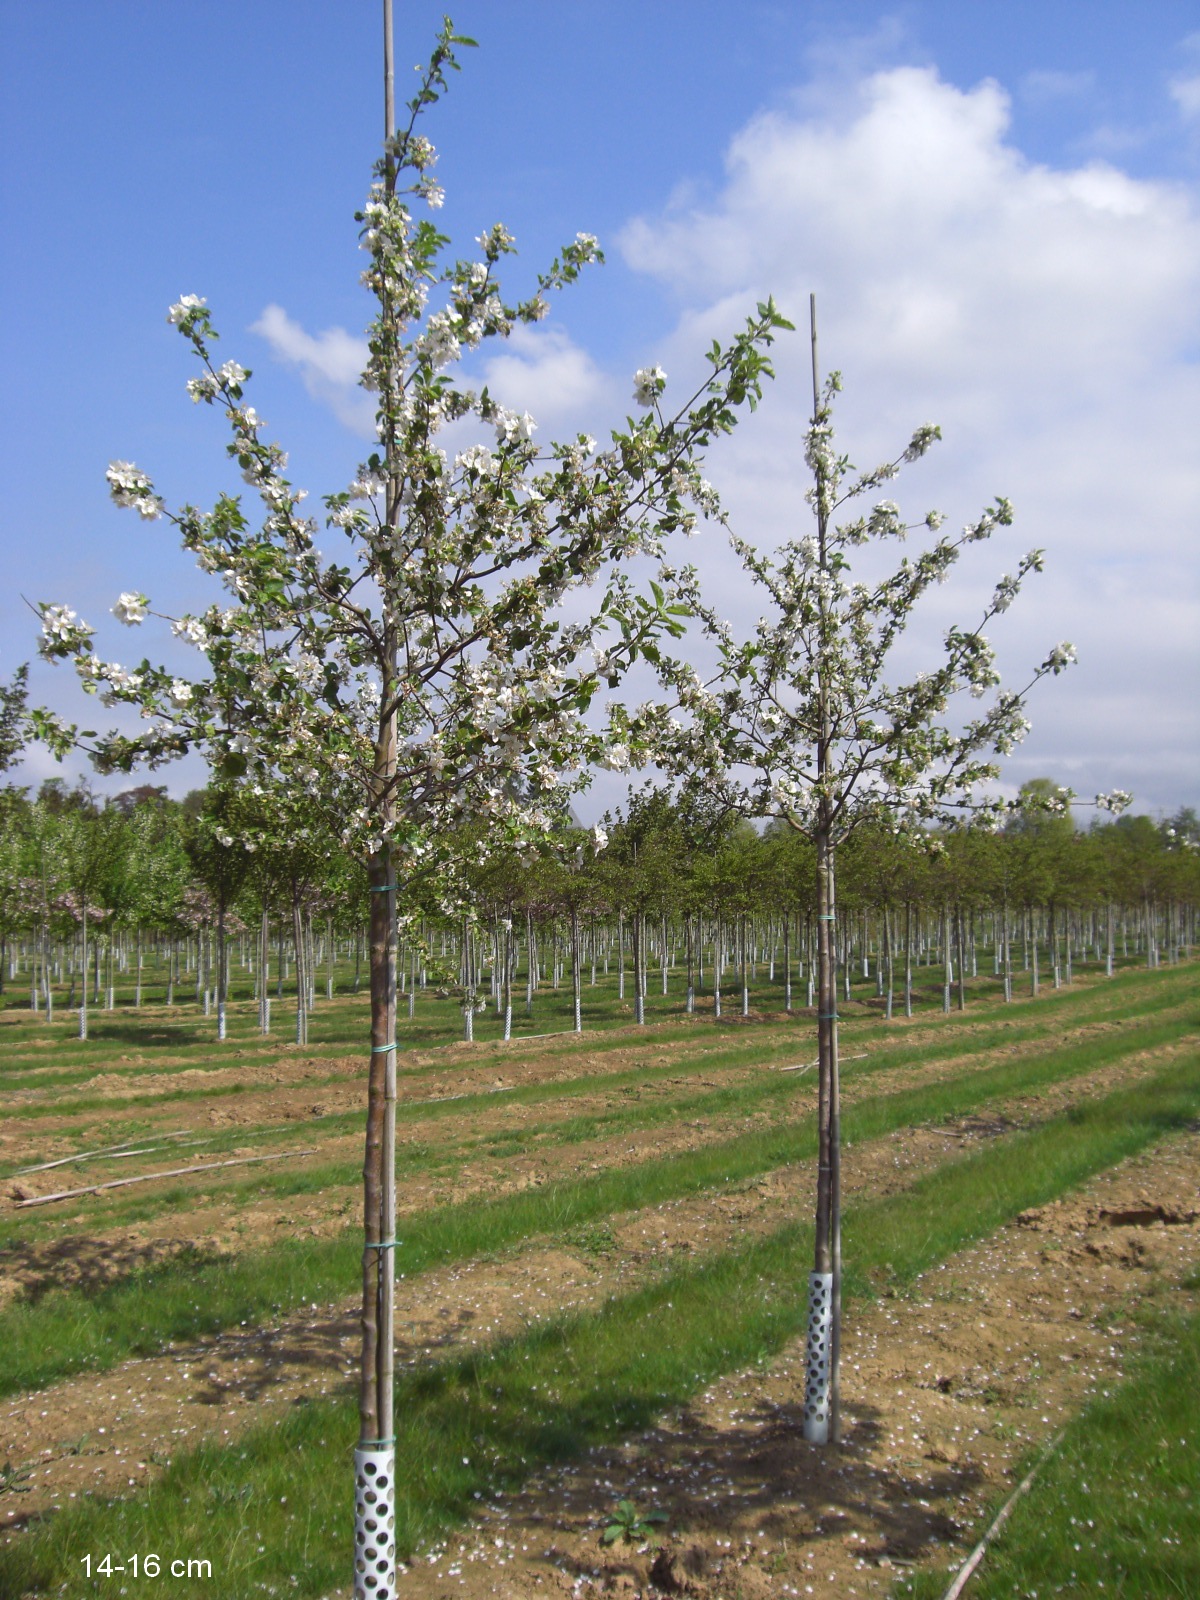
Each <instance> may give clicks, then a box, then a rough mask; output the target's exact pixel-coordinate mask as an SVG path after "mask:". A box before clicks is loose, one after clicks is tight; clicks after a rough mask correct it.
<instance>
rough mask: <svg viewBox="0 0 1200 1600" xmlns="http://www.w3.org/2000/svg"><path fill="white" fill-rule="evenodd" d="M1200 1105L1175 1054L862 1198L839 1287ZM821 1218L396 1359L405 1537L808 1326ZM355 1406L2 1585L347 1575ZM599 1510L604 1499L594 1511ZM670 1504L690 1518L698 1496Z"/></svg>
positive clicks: (258, 1581)
mask: <svg viewBox="0 0 1200 1600" xmlns="http://www.w3.org/2000/svg"><path fill="white" fill-rule="evenodd" d="M1198 1112H1200V1083H1197V1081H1196V1074H1195V1069H1194V1064H1193V1063H1192V1062H1190V1061H1189V1062H1177V1063H1174V1064H1172V1065H1171V1066H1170V1067H1168V1068H1167V1069H1165V1070H1164V1071H1162V1072H1160V1073H1158V1074H1157V1075H1156V1076H1155V1077H1154V1078H1153V1079H1151V1080H1149V1081H1148V1082H1144V1083H1141V1084H1139V1085H1137V1086H1136V1087H1135V1088H1134V1089H1125V1090H1121V1091H1119V1092H1117V1093H1115V1094H1112V1095H1109V1096H1107V1097H1106V1098H1105V1099H1103V1100H1100V1101H1097V1102H1094V1103H1092V1104H1090V1105H1087V1106H1085V1107H1083V1108H1081V1109H1079V1110H1076V1111H1072V1112H1070V1113H1068V1114H1066V1115H1063V1116H1059V1117H1056V1118H1054V1119H1052V1120H1051V1121H1049V1122H1046V1123H1044V1124H1042V1125H1040V1126H1038V1127H1036V1128H1033V1129H1031V1130H1029V1131H1028V1132H1025V1133H1022V1134H1019V1135H1016V1136H1014V1137H1013V1138H1012V1139H1010V1140H1008V1141H1004V1142H1002V1143H999V1144H997V1145H993V1146H991V1147H989V1148H987V1149H982V1150H979V1151H977V1152H976V1153H974V1154H973V1155H972V1156H970V1157H968V1158H966V1159H964V1160H962V1161H959V1162H956V1163H954V1164H952V1165H951V1166H949V1167H946V1168H942V1169H939V1170H937V1171H935V1172H933V1173H931V1174H929V1175H928V1176H927V1177H925V1178H922V1179H920V1180H918V1182H916V1183H915V1184H913V1185H912V1187H911V1188H909V1189H908V1190H905V1191H903V1192H901V1193H900V1194H897V1195H892V1196H888V1197H886V1198H885V1199H881V1200H875V1201H872V1202H870V1203H868V1204H866V1205H863V1206H862V1207H860V1208H856V1209H854V1210H852V1211H851V1212H850V1213H849V1215H848V1216H847V1219H846V1255H847V1259H848V1260H849V1261H850V1262H852V1263H853V1264H854V1269H855V1270H854V1272H853V1274H852V1275H850V1276H848V1278H847V1282H846V1293H847V1296H848V1297H850V1298H852V1297H854V1296H856V1295H859V1296H861V1295H862V1294H864V1293H869V1292H870V1284H871V1278H872V1271H873V1269H874V1268H875V1267H877V1266H880V1265H883V1266H885V1267H886V1268H887V1270H888V1272H889V1274H890V1275H891V1276H892V1277H893V1278H894V1279H899V1280H901V1281H911V1280H912V1279H913V1278H915V1277H916V1276H917V1275H918V1274H919V1273H921V1272H923V1271H926V1270H927V1269H928V1268H930V1267H931V1266H933V1265H935V1264H936V1263H937V1262H939V1261H941V1260H943V1259H945V1256H946V1255H947V1254H948V1253H950V1252H952V1251H954V1250H956V1249H959V1248H961V1247H963V1246H964V1245H966V1244H969V1243H973V1242H975V1241H977V1240H978V1239H980V1238H982V1237H985V1236H986V1235H987V1234H989V1233H991V1232H992V1231H993V1230H994V1229H995V1228H996V1227H997V1226H998V1225H1000V1224H1001V1223H1003V1222H1005V1221H1007V1220H1009V1219H1010V1218H1011V1217H1012V1216H1014V1215H1015V1214H1016V1213H1017V1212H1019V1211H1021V1210H1023V1209H1025V1208H1026V1207H1028V1206H1034V1205H1043V1204H1045V1203H1046V1202H1048V1201H1049V1200H1051V1199H1054V1198H1056V1197H1057V1196H1058V1195H1060V1194H1062V1193H1064V1192H1066V1191H1067V1190H1069V1189H1071V1188H1074V1187H1076V1186H1077V1185H1078V1184H1079V1183H1081V1182H1083V1181H1084V1180H1085V1179H1087V1178H1089V1177H1091V1176H1093V1175H1094V1174H1095V1173H1097V1172H1100V1171H1103V1170H1105V1169H1106V1168H1108V1167H1110V1166H1112V1165H1114V1164H1115V1163H1117V1162H1119V1161H1121V1160H1123V1159H1125V1158H1127V1157H1129V1156H1130V1155H1132V1154H1134V1153H1135V1152H1136V1151H1138V1150H1140V1149H1142V1148H1144V1147H1145V1146H1146V1145H1148V1144H1151V1143H1153V1142H1155V1141H1157V1140H1160V1139H1162V1138H1164V1137H1166V1136H1169V1135H1171V1134H1172V1133H1175V1132H1178V1131H1180V1130H1181V1129H1183V1128H1185V1127H1187V1126H1188V1125H1189V1124H1190V1122H1191V1121H1192V1120H1193V1119H1194V1118H1195V1116H1196V1115H1197V1113H1198ZM810 1237H811V1236H810V1234H809V1233H808V1230H806V1229H804V1228H797V1227H795V1226H788V1227H785V1228H782V1229H780V1230H778V1231H777V1232H776V1233H774V1234H772V1235H770V1236H768V1237H766V1238H763V1239H760V1240H758V1241H756V1242H754V1243H753V1244H751V1245H750V1246H749V1247H747V1248H745V1249H743V1250H740V1251H737V1252H729V1253H726V1254H723V1255H720V1256H717V1257H715V1258H711V1259H709V1260H707V1261H705V1262H704V1263H702V1264H700V1265H696V1266H690V1267H684V1268H679V1269H675V1270H673V1271H671V1272H669V1273H667V1274H665V1275H664V1276H663V1277H662V1278H661V1279H659V1280H658V1281H657V1282H656V1283H654V1284H652V1285H650V1286H648V1287H646V1288H643V1289H641V1290H639V1291H637V1292H635V1293H633V1294H629V1295H625V1296H622V1297H620V1298H614V1299H612V1300H610V1301H609V1302H607V1304H606V1305H605V1306H604V1307H603V1308H602V1309H601V1310H600V1311H599V1312H597V1313H593V1314H590V1315H585V1314H575V1315H570V1316H566V1317H563V1318H560V1319H558V1320H556V1321H555V1322H553V1323H550V1324H546V1325H543V1326H542V1327H540V1328H537V1329H534V1330H532V1331H530V1332H527V1333H525V1334H522V1335H521V1336H519V1337H515V1338H511V1339H508V1340H505V1341H502V1342H500V1343H498V1344H496V1345H493V1346H492V1347H490V1348H488V1349H485V1350H481V1351H478V1352H475V1353H473V1354H471V1355H469V1356H465V1357H458V1358H455V1359H452V1360H449V1361H446V1362H443V1363H441V1364H439V1365H437V1366H434V1367H431V1368H426V1369H423V1370H420V1371H418V1372H415V1373H412V1374H410V1375H408V1376H407V1377H406V1378H404V1379H403V1380H402V1381H401V1383H400V1384H399V1386H398V1388H399V1392H398V1397H397V1459H398V1462H399V1463H400V1469H399V1472H398V1477H399V1480H400V1481H399V1484H398V1503H397V1517H396V1522H397V1542H398V1546H399V1549H400V1552H401V1555H402V1557H403V1558H408V1557H410V1556H411V1554H412V1553H413V1551H414V1550H415V1549H416V1548H417V1547H418V1546H420V1545H421V1544H422V1543H424V1542H426V1541H428V1540H429V1539H430V1538H432V1537H434V1536H435V1535H437V1534H439V1533H441V1532H443V1531H445V1530H446V1529H447V1528H448V1527H449V1526H452V1525H453V1524H454V1523H456V1522H460V1521H462V1520H464V1519H465V1518H466V1517H468V1516H469V1515H470V1514H471V1512H472V1510H473V1508H474V1506H475V1503H476V1499H477V1498H478V1497H479V1496H481V1495H483V1494H485V1493H487V1492H488V1491H490V1490H495V1489H497V1488H502V1487H506V1486H512V1485H515V1484H517V1483H519V1482H520V1481H522V1480H523V1479H524V1478H525V1477H526V1476H527V1475H528V1474H529V1472H530V1471H532V1470H534V1469H535V1468H537V1467H539V1466H542V1465H545V1464H548V1463H554V1462H558V1461H564V1460H568V1459H572V1458H576V1457H578V1456H579V1455H581V1454H582V1453H583V1452H584V1451H586V1450H588V1449H589V1448H592V1447H595V1446H598V1445H603V1444H605V1443H610V1442H612V1441H614V1440H617V1439H620V1438H623V1437H625V1436H627V1435H628V1434H630V1433H631V1432H635V1431H638V1430H640V1429H644V1428H646V1427H647V1426H648V1425H649V1424H650V1423H651V1422H652V1421H653V1420H654V1419H655V1418H656V1417H657V1416H659V1415H660V1414H661V1413H662V1412H663V1411H664V1410H666V1409H668V1408H670V1407H672V1406H676V1405H682V1404H684V1403H685V1402H686V1401H687V1400H688V1399H690V1398H691V1397H692V1396H693V1395H694V1394H695V1393H696V1392H697V1391H698V1390H699V1389H700V1388H702V1387H703V1386H704V1385H705V1384H706V1383H708V1382H710V1381H711V1380H712V1379H713V1378H715V1377H717V1376H718V1375H720V1374H722V1373H725V1372H729V1371H731V1370H736V1369H737V1368H739V1367H741V1366H744V1365H746V1364H747V1363H749V1362H752V1361H755V1360H760V1361H766V1360H769V1359H770V1358H771V1357H772V1356H773V1355H774V1354H775V1353H776V1352H778V1351H779V1350H780V1349H781V1348H782V1346H783V1345H784V1344H785V1343H787V1342H788V1341H789V1340H790V1339H792V1338H794V1337H796V1336H797V1335H798V1334H799V1333H800V1332H801V1330H802V1327H803V1324H804V1313H805V1307H804V1304H803V1290H802V1287H801V1286H802V1284H803V1281H804V1273H805V1270H806V1268H807V1264H808V1259H809V1254H810ZM1193 1359H1194V1358H1193ZM1185 1392H1188V1391H1185ZM354 1423H355V1416H354V1406H353V1402H352V1398H351V1396H350V1393H349V1390H347V1392H346V1394H345V1395H344V1396H342V1397H339V1398H336V1399H328V1400H322V1401H317V1402H314V1403H312V1404H310V1405H307V1406H303V1407H298V1408H294V1409H292V1410H290V1411H289V1413H288V1414H287V1415H286V1416H285V1417H284V1418H283V1419H282V1420H281V1421H280V1422H279V1423H278V1425H276V1426H273V1427H260V1428H257V1429H254V1430H252V1431H251V1432H250V1433H249V1434H247V1435H246V1436H244V1437H243V1438H242V1439H241V1440H239V1441H238V1442H237V1443H236V1444H234V1445H232V1446H229V1447H226V1448H221V1447H219V1446H205V1447H202V1448H201V1449H199V1450H196V1451H194V1452H191V1453H189V1454H188V1455H186V1456H184V1457H182V1458H179V1459H177V1460H176V1461H175V1462H174V1463H173V1464H172V1465H171V1466H170V1467H169V1468H168V1470H167V1471H166V1473H165V1474H164V1476H163V1477H162V1478H161V1479H160V1480H159V1481H157V1482H156V1483H154V1484H153V1485H151V1486H150V1487H149V1488H148V1489H147V1490H146V1491H144V1492H143V1493H141V1494H139V1495H136V1496H134V1497H131V1498H129V1499H123V1500H118V1501H115V1502H111V1503H107V1504H102V1503H95V1504H90V1505H79V1506H76V1507H72V1508H70V1509H69V1510H66V1511H63V1512H60V1513H58V1514H56V1515H54V1516H53V1517H51V1518H49V1519H48V1520H47V1522H46V1523H45V1524H44V1526H41V1527H35V1528H34V1529H33V1530H31V1531H30V1532H29V1533H28V1534H26V1535H24V1536H23V1537H21V1538H20V1539H19V1540H17V1541H16V1542H14V1543H13V1544H12V1545H10V1546H9V1547H8V1548H6V1549H4V1550H0V1600H9V1597H12V1600H15V1597H17V1596H21V1595H26V1594H29V1593H32V1594H35V1595H36V1594H44V1593H47V1592H49V1591H50V1590H51V1589H52V1588H54V1587H56V1586H58V1585H59V1584H64V1583H66V1582H67V1581H68V1580H69V1581H70V1583H71V1587H72V1592H73V1593H76V1592H77V1593H79V1594H80V1595H92V1594H96V1595H104V1594H111V1593H112V1592H113V1590H112V1588H111V1586H110V1585H109V1583H108V1581H107V1580H105V1579H96V1578H92V1579H90V1580H88V1579H86V1578H84V1577H81V1574H80V1561H81V1557H82V1556H83V1555H84V1554H85V1553H88V1552H91V1551H100V1550H104V1549H109V1550H121V1551H125V1550H140V1551H142V1552H147V1551H150V1550H156V1551H158V1552H159V1553H160V1554H161V1555H162V1556H163V1557H171V1556H175V1555H179V1554H186V1555H191V1554H193V1553H194V1554H196V1555H203V1557H204V1558H205V1559H208V1560H211V1561H212V1563H213V1578H214V1583H215V1585H216V1586H217V1587H218V1589H219V1592H220V1593H221V1594H222V1595H223V1596H224V1597H226V1600H240V1597H243V1596H245V1597H250V1596H254V1595H256V1594H258V1593H260V1592H262V1591H263V1590H264V1589H265V1590H270V1589H271V1587H272V1586H277V1587H279V1586H281V1587H282V1589H283V1591H284V1592H295V1593H296V1594H298V1595H317V1594H321V1593H325V1592H327V1591H328V1590H329V1589H330V1587H331V1586H333V1585H335V1584H339V1583H345V1581H346V1579H347V1577H348V1572H347V1564H348V1551H349V1546H350V1517H349V1500H350V1496H349V1494H348V1477H349V1474H348V1462H349V1454H350V1450H351V1448H352V1445H353V1440H354ZM1157 1436H1159V1437H1161V1429H1160V1430H1159V1434H1158V1435H1157ZM1177 1436H1178V1435H1177ZM1096 1459H1097V1463H1098V1465H1099V1462H1100V1461H1102V1460H1103V1459H1105V1458H1104V1457H1103V1456H1100V1457H1097V1458H1096ZM335 1467H336V1468H338V1469H341V1470H333V1469H334V1468H335ZM1193 1472H1194V1465H1193ZM1088 1481H1090V1480H1088ZM606 1509H607V1507H606V1506H604V1507H602V1506H599V1505H598V1506H597V1508H596V1510H597V1518H598V1519H599V1517H600V1515H601V1514H602V1512H603V1511H604V1510H606ZM676 1521H677V1525H680V1524H682V1525H686V1508H681V1509H679V1510H677V1512H676ZM1129 1537H1130V1538H1131V1539H1132V1538H1133V1537H1134V1528H1133V1527H1132V1526H1131V1528H1130V1530H1129ZM1194 1549H1195V1546H1193V1552H1194ZM1081 1592H1086V1591H1081ZM1118 1592H1120V1591H1118ZM1126 1592H1127V1593H1130V1594H1132V1593H1135V1592H1137V1593H1139V1594H1149V1593H1151V1592H1152V1591H1146V1590H1143V1591H1132V1590H1127V1591H1126ZM1162 1592H1163V1593H1164V1594H1166V1593H1179V1592H1180V1591H1178V1590H1176V1591H1169V1590H1163V1591H1162ZM1182 1592H1184V1593H1192V1592H1195V1591H1194V1589H1192V1590H1184V1591H1182Z"/></svg>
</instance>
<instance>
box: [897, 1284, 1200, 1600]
mask: <svg viewBox="0 0 1200 1600" xmlns="http://www.w3.org/2000/svg"><path fill="white" fill-rule="evenodd" d="M1184 1287H1185V1290H1191V1291H1195V1290H1197V1289H1200V1277H1194V1278H1192V1279H1191V1280H1190V1281H1189V1282H1188V1283H1187V1284H1186V1285H1185V1286H1184ZM1139 1321H1140V1322H1141V1324H1142V1328H1141V1332H1142V1337H1143V1343H1142V1344H1141V1346H1140V1349H1139V1352H1138V1355H1137V1357H1136V1358H1135V1361H1134V1363H1133V1368H1132V1371H1131V1372H1130V1374H1129V1375H1128V1376H1127V1377H1126V1378H1125V1379H1124V1381H1122V1382H1121V1383H1119V1384H1118V1385H1117V1387H1116V1388H1115V1389H1114V1390H1112V1391H1111V1392H1107V1391H1106V1392H1105V1394H1103V1395H1101V1396H1098V1397H1097V1398H1095V1399H1093V1400H1092V1401H1091V1402H1090V1403H1089V1404H1088V1405H1087V1406H1086V1407H1085V1408H1084V1409H1083V1410H1082V1411H1081V1412H1080V1413H1079V1415H1078V1416H1076V1417H1075V1418H1074V1419H1073V1420H1072V1422H1071V1423H1070V1424H1069V1425H1068V1427H1067V1430H1066V1435H1065V1437H1064V1439H1063V1442H1062V1445H1061V1446H1060V1448H1059V1449H1058V1450H1057V1451H1056V1452H1055V1454H1054V1456H1053V1457H1052V1458H1051V1459H1050V1461H1049V1462H1047V1464H1046V1466H1045V1467H1044V1468H1043V1469H1042V1471H1041V1473H1040V1474H1039V1476H1038V1479H1037V1481H1036V1483H1035V1484H1034V1486H1033V1488H1032V1491H1031V1493H1030V1494H1029V1495H1027V1496H1025V1497H1023V1498H1022V1500H1021V1501H1020V1502H1019V1503H1018V1504H1017V1505H1016V1506H1014V1507H1013V1511H1012V1515H1011V1517H1010V1519H1009V1521H1008V1523H1007V1524H1006V1526H1005V1528H1004V1530H1003V1532H1002V1533H1001V1534H1000V1535H999V1537H998V1538H997V1540H996V1542H995V1544H994V1545H992V1546H991V1547H990V1548H989V1550H988V1552H987V1554H986V1555H985V1557H984V1562H983V1566H982V1567H981V1568H980V1569H979V1570H978V1571H977V1572H976V1573H975V1574H974V1575H973V1577H972V1579H971V1584H970V1592H971V1597H972V1600H1011V1597H1012V1596H1013V1595H1033V1594H1037V1595H1054V1594H1066V1595H1077V1596H1080V1597H1082V1596H1089V1597H1091V1596H1100V1595H1104V1596H1111V1597H1113V1600H1185V1597H1190V1596H1195V1595H1200V1426H1198V1424H1197V1412H1196V1408H1195V1406H1194V1405H1192V1404H1189V1403H1186V1402H1183V1403H1181V1397H1182V1396H1188V1397H1191V1396H1194V1395H1195V1394H1196V1393H1197V1392H1198V1391H1200V1307H1198V1306H1197V1304H1196V1299H1195V1294H1194V1292H1193V1293H1191V1294H1189V1295H1188V1303H1187V1304H1186V1305H1184V1306H1175V1307H1172V1308H1169V1309H1166V1310H1164V1309H1163V1308H1162V1307H1158V1308H1156V1309H1155V1310H1154V1311H1153V1312H1151V1313H1149V1314H1144V1315H1142V1316H1141V1317H1139ZM991 1515H992V1513H991V1512H989V1514H988V1519H987V1520H990V1517H991ZM949 1578H950V1574H949V1573H948V1572H947V1571H946V1570H944V1569H941V1568H939V1569H937V1570H931V1571H923V1572H920V1573H916V1574H913V1575H912V1576H911V1577H906V1578H904V1579H902V1580H901V1581H900V1582H899V1583H898V1584H897V1585H896V1588H895V1590H894V1593H895V1595H896V1596H897V1597H898V1600H941V1597H942V1595H944V1594H945V1591H946V1587H947V1584H948V1582H949Z"/></svg>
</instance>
